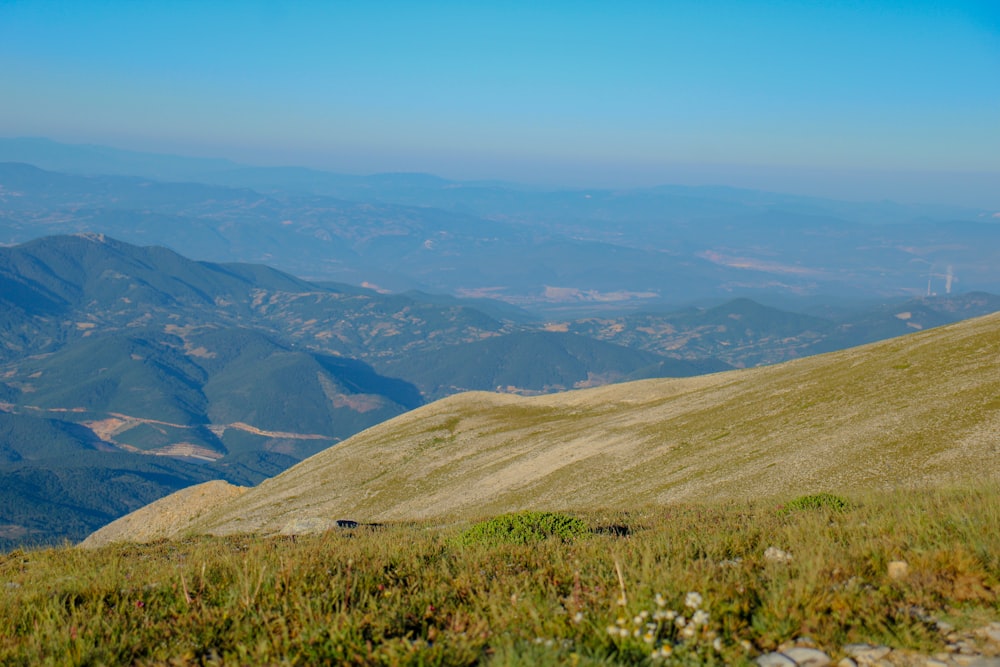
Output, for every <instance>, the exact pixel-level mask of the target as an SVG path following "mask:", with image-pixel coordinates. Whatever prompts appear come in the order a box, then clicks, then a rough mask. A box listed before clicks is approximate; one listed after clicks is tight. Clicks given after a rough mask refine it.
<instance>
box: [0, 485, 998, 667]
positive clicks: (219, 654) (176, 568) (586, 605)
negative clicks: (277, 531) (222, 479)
mask: <svg viewBox="0 0 1000 667" xmlns="http://www.w3.org/2000/svg"><path fill="white" fill-rule="evenodd" d="M844 500H845V501H847V505H846V506H845V507H844V508H843V509H842V511H837V512H828V511H796V512H787V511H784V508H785V507H787V506H788V503H786V504H785V505H781V506H779V505H775V504H774V503H773V502H768V503H746V502H732V503H727V504H691V505H672V506H665V507H647V508H637V509H635V510H633V511H630V512H622V513H610V512H608V513H591V514H587V515H579V516H580V518H582V519H583V520H584V521H585V522H586V524H587V526H588V527H589V528H590V529H592V530H591V532H590V533H588V534H587V535H585V536H580V537H577V538H575V539H574V540H572V541H564V540H562V539H544V540H541V541H537V542H533V543H531V544H496V543H491V544H480V543H473V544H460V543H459V542H458V541H457V540H456V537H457V536H458V535H460V534H461V533H462V530H463V529H464V528H466V527H467V526H463V525H458V524H451V525H445V526H440V525H437V526H431V525H426V524H406V525H387V526H383V527H378V528H374V527H373V528H358V529H355V530H347V531H331V532H329V533H326V534H324V535H320V536H314V537H299V538H287V537H286V538H260V537H255V536H234V537H228V538H197V539H189V540H185V541H178V542H161V543H157V544H151V545H141V546H140V545H118V546H112V547H105V548H102V549H98V550H94V551H83V550H79V549H73V548H68V547H67V548H58V549H48V550H39V551H27V552H22V551H15V552H12V553H8V554H6V555H2V556H0V664H5V665H8V664H9V665H36V664H40V665H46V664H48V665H65V664H76V665H82V664H137V665H156V664H179V665H183V664H208V665H216V664H358V665H362V664H364V665H368V664H372V665H456V664H457V665H462V664H489V665H545V664H578V665H597V664H600V665H606V664H640V665H641V664H720V665H721V664H744V663H748V662H749V660H751V659H752V658H753V657H754V656H756V655H757V654H759V653H760V652H763V651H768V650H773V649H775V648H776V647H778V646H779V645H780V644H781V643H782V642H785V641H788V640H791V639H794V638H797V637H800V636H809V637H811V638H812V639H813V641H815V642H816V643H817V645H818V646H819V647H820V648H822V649H824V650H826V651H828V652H829V653H830V654H831V655H832V656H834V658H835V661H836V659H839V658H838V656H840V655H842V653H841V652H840V647H842V646H843V645H844V644H845V643H848V642H861V641H867V642H873V643H880V644H886V645H889V646H893V647H908V648H913V649H917V650H921V651H925V652H927V653H930V652H933V651H936V650H941V649H943V646H944V644H943V638H942V636H941V634H940V633H939V632H938V631H937V630H936V628H935V627H934V625H933V623H932V622H931V621H929V620H928V618H929V617H936V618H940V619H947V620H948V622H950V623H952V624H954V625H955V626H956V628H958V629H959V630H961V629H967V628H970V627H976V626H977V624H982V623H984V622H985V621H988V620H996V619H1000V601H998V592H1000V531H998V530H996V527H997V526H998V525H1000V489H998V488H993V487H991V488H989V489H984V490H978V491H951V492H940V493H928V492H921V493H916V492H914V493H906V492H894V493H891V494H883V495H866V496H850V497H845V498H844ZM610 528H615V530H611V529H610ZM771 546H774V547H777V548H780V549H783V550H786V551H788V552H790V553H791V554H792V555H793V559H792V561H791V562H790V563H787V564H782V563H773V562H769V561H768V560H767V559H765V558H764V556H763V554H764V551H765V550H766V549H767V548H768V547H771ZM895 560H905V561H907V562H908V564H909V574H908V576H907V577H905V578H902V579H892V578H890V577H889V576H888V574H887V566H888V563H889V562H891V561H895ZM692 592H696V593H698V594H699V596H700V598H701V599H700V600H699V599H697V598H696V597H691V596H689V595H688V594H689V593H692ZM686 603H690V604H686ZM696 608H700V609H701V610H702V611H703V612H704V614H702V615H700V616H699V617H698V618H699V623H698V624H697V625H696V626H695V627H693V629H692V630H688V631H685V630H684V629H683V628H680V627H678V625H677V624H676V620H675V619H672V618H671V617H670V616H671V614H670V612H674V613H677V614H680V615H683V616H685V618H686V619H687V621H688V622H687V623H686V625H685V627H689V626H691V623H690V619H692V618H693V617H694V616H695V613H696V611H695V610H696ZM705 614H707V616H705ZM635 630H638V636H636V633H635V632H634V631H635ZM688 635H690V636H688ZM664 645H666V646H669V647H671V648H672V650H673V652H672V655H671V657H670V658H669V659H662V658H658V659H656V660H654V659H653V658H651V653H652V651H653V649H654V648H659V647H661V646H664Z"/></svg>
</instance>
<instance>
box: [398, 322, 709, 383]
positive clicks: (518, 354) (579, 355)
mask: <svg viewBox="0 0 1000 667" xmlns="http://www.w3.org/2000/svg"><path fill="white" fill-rule="evenodd" d="M707 368H710V369H711V370H718V366H716V367H712V366H708V367H707ZM379 369H380V370H381V371H382V372H383V373H385V374H387V375H393V376H395V377H400V378H404V379H406V380H409V381H411V382H413V383H414V384H416V385H417V386H419V387H420V389H421V391H422V392H423V394H424V395H425V396H427V397H429V398H442V397H444V396H447V395H449V394H455V393H458V392H461V391H473V390H486V391H493V390H497V391H506V392H511V393H521V394H532V393H536V394H537V393H548V392H551V391H565V390H567V389H573V388H580V387H587V386H596V385H599V384H607V383H608V382H618V381H621V380H623V379H625V378H626V377H628V376H629V375H632V374H641V373H644V372H645V373H653V372H657V373H662V374H663V375H670V374H671V372H672V371H674V372H675V374H676V375H678V376H680V375H695V374H697V373H699V372H701V373H704V372H709V371H708V370H707V369H706V368H702V367H700V366H698V365H697V364H688V363H685V362H683V361H679V360H675V359H664V358H663V357H662V356H660V355H658V354H653V353H651V352H643V351H641V350H633V349H629V348H626V347H622V346H620V345H614V344H612V343H605V342H603V341H597V340H594V339H592V338H587V337H585V336H578V335H576V334H570V333H558V332H548V331H534V332H517V333H511V334H507V335H506V336H495V337H492V338H487V339H485V340H481V341H477V342H474V343H466V344H464V345H453V346H450V347H446V348H442V349H439V350H431V351H428V352H420V353H416V354H410V355H407V356H405V357H401V358H399V359H396V360H394V361H392V362H389V363H385V364H382V365H381V366H380V367H379ZM650 377H652V375H650Z"/></svg>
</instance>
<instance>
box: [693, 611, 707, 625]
mask: <svg viewBox="0 0 1000 667" xmlns="http://www.w3.org/2000/svg"><path fill="white" fill-rule="evenodd" d="M707 624H708V612H707V611H703V610H701V609H699V610H698V611H696V612H695V613H694V616H692V617H691V625H693V626H695V627H701V626H702V625H707Z"/></svg>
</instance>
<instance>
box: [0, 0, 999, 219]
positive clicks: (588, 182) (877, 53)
mask: <svg viewBox="0 0 1000 667" xmlns="http://www.w3.org/2000/svg"><path fill="white" fill-rule="evenodd" d="M998 72H1000V8H996V7H994V6H991V3H988V2H980V1H977V0H968V1H963V2H955V3H949V4H948V6H941V4H940V3H934V2H925V1H917V2H892V1H889V0H876V1H873V2H870V3H863V4H862V3H850V2H830V3H793V2H782V1H778V0H772V1H769V2H763V1H758V2H748V3H746V2H732V1H724V2H718V3H713V4H712V5H710V6H708V5H706V4H704V3H694V2H663V3H660V2H657V3H654V2H630V3H625V4H621V5H616V6H614V7H611V6H603V5H598V4H596V3H574V4H570V3H565V2H554V3H549V4H546V5H545V6H537V5H536V4H534V3H532V4H528V3H505V4H503V5H495V6H494V5H468V4H465V3H453V2H436V3H421V4H419V5H418V4H408V3H401V2H378V3H364V4H359V5H356V6H354V5H350V6H345V5H343V4H327V3H312V2H307V3H300V4H296V5H295V6H284V5H271V4H269V3H261V2H247V3H240V4H239V5H232V4H228V3H212V4H196V3H184V2H182V3H165V2H161V1H154V2H148V3H141V4H139V3H126V2H116V1H108V2H103V3H87V5H86V6H85V7H84V6H82V5H81V4H80V3H70V2H42V1H29V2H17V3H4V4H0V86H2V87H3V89H4V90H5V91H8V99H9V100H12V101H13V103H6V104H4V105H0V136H9V137H18V136H35V137H46V138H49V139H52V140H55V141H60V142H66V143H74V144H98V145H107V146H112V147H116V148H120V149H126V150H135V151H143V152H156V153H167V154H176V155H190V156H200V157H222V158H228V159H231V160H234V161H237V162H240V163H244V164H252V165H262V166H268V165H300V166H307V167H313V168H319V169H325V170H330V171H336V172H340V173H354V174H364V173H377V172H403V171H405V172H425V173H433V174H437V175H440V176H443V177H446V178H449V179H454V180H466V181H468V180H503V181H510V182H519V183H525V184H539V185H546V186H557V185H558V186H572V187H579V186H587V187H601V186H604V187H644V186H651V185H660V184H679V185H728V186H733V187H747V188H753V189H761V190H771V191H776V192H787V193H792V194H803V195H812V196H823V197H832V198H838V199H853V200H881V199H893V200H896V201H900V202H904V203H941V204H949V205H965V206H970V207H977V208H987V209H992V210H1000V120H998V119H1000V76H997V73H998Z"/></svg>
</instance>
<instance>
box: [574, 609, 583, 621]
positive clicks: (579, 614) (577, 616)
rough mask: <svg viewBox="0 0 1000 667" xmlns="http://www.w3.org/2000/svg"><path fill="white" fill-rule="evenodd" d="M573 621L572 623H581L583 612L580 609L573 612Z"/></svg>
mask: <svg viewBox="0 0 1000 667" xmlns="http://www.w3.org/2000/svg"><path fill="white" fill-rule="evenodd" d="M573 622H574V623H583V612H582V611H578V612H576V613H575V614H573Z"/></svg>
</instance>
